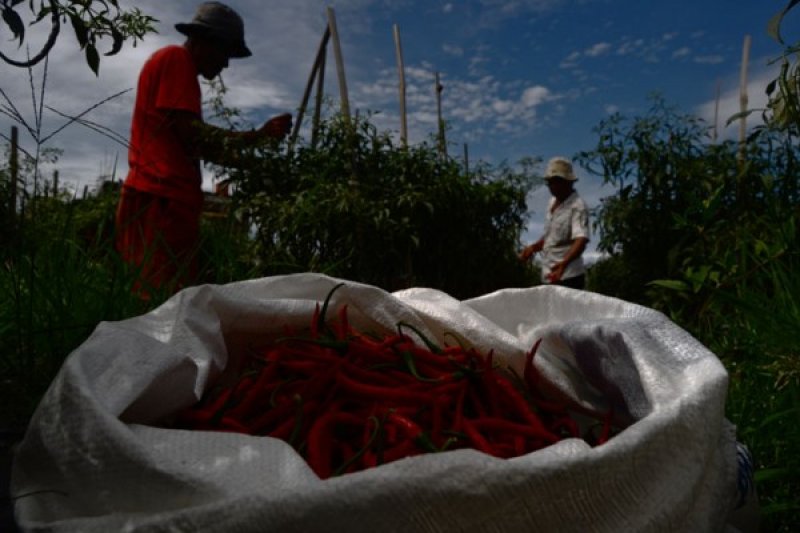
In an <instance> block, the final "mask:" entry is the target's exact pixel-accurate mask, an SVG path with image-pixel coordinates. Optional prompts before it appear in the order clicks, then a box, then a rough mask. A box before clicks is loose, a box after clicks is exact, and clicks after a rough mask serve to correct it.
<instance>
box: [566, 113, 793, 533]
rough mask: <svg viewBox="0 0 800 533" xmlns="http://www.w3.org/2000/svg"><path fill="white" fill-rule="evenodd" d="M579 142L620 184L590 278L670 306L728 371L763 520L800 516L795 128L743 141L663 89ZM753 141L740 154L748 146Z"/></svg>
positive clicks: (773, 527) (778, 522)
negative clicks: (719, 133) (634, 114)
mask: <svg viewBox="0 0 800 533" xmlns="http://www.w3.org/2000/svg"><path fill="white" fill-rule="evenodd" d="M597 131H598V134H599V138H600V142H599V144H598V147H597V148H596V149H595V150H593V151H590V152H586V153H583V154H581V157H582V161H583V163H584V165H585V166H587V168H589V170H590V171H592V172H595V173H596V174H599V175H601V176H603V178H604V180H605V181H606V183H611V184H613V185H614V186H615V189H616V194H614V195H613V196H611V197H609V198H606V199H604V200H603V202H602V205H601V207H600V209H599V210H598V212H597V224H598V228H599V230H600V234H601V248H602V249H603V250H605V251H607V252H609V253H610V254H611V255H610V257H609V259H607V260H604V261H601V262H599V263H598V264H596V265H594V266H593V267H592V269H591V270H590V272H589V287H590V288H591V289H592V290H596V291H598V292H602V293H605V294H610V295H613V296H618V297H621V298H624V299H627V300H633V301H638V302H639V303H642V304H644V305H647V306H651V307H654V308H657V309H660V310H662V311H663V312H665V313H666V314H667V315H668V316H670V317H671V318H672V319H673V320H674V321H675V322H676V323H678V324H679V325H681V326H682V327H684V328H685V329H686V330H688V331H690V332H691V333H693V334H694V335H695V336H696V337H697V338H698V339H699V340H700V341H701V342H702V343H703V344H705V345H706V346H708V347H709V349H711V350H712V351H713V352H714V353H716V354H718V355H719V357H720V358H721V359H722V361H723V363H724V364H725V365H726V368H728V370H729V372H730V375H731V385H730V394H729V401H728V404H727V415H728V417H729V418H730V419H731V420H732V421H733V422H734V423H735V424H737V426H738V436H739V438H740V439H741V440H743V441H744V442H745V443H746V444H747V445H748V446H749V447H750V448H751V450H752V451H753V454H754V457H755V459H756V464H757V467H758V473H757V476H756V481H757V487H758V491H759V497H760V500H761V504H762V508H761V513H762V526H763V529H762V530H763V531H790V530H791V527H793V525H794V524H796V523H797V520H796V518H797V517H798V516H800V500H799V499H798V496H797V495H798V494H800V486H798V482H797V480H798V479H800V478H798V476H797V473H798V472H799V471H800V462H799V461H798V457H800V433H798V430H797V425H796V420H797V415H798V413H800V364H798V361H800V359H798V354H799V353H800V342H798V339H797V335H796V332H797V330H798V329H800V282H798V281H797V280H796V276H795V275H794V273H795V272H796V269H797V267H798V266H800V255H799V254H800V252H798V249H800V248H799V247H798V244H800V243H798V236H799V235H800V232H799V231H798V230H800V219H799V216H800V210H798V208H797V206H798V204H799V203H800V192H798V191H800V173H798V169H797V161H798V157H799V156H800V154H798V147H797V146H796V142H795V138H794V137H793V135H792V132H791V131H789V130H787V129H783V130H781V131H779V130H776V129H773V128H771V127H767V126H763V127H759V128H756V129H755V131H754V132H753V134H752V135H751V136H750V138H749V139H748V142H747V144H746V146H745V147H744V148H745V150H744V152H740V146H739V145H738V144H734V143H732V142H727V143H721V144H710V143H709V142H708V140H707V139H706V138H705V129H704V127H703V125H702V122H700V121H699V119H696V118H694V117H691V116H687V115H681V114H679V113H676V112H674V111H673V110H671V109H669V108H668V107H666V106H665V105H664V104H663V102H661V101H660V100H656V103H655V105H654V107H653V108H652V109H651V110H650V112H649V113H648V114H647V115H646V116H645V117H640V118H636V119H634V120H632V121H626V120H624V119H623V118H622V117H621V116H619V115H617V116H614V117H612V118H610V119H609V120H607V121H605V122H603V123H601V125H600V127H599V128H598V130H597ZM742 153H743V154H744V159H742V158H741V157H740V155H741V154H742Z"/></svg>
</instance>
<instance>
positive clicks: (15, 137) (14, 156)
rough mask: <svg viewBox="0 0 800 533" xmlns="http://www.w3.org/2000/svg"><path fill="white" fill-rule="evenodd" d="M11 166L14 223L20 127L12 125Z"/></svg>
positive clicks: (11, 196) (11, 212)
mask: <svg viewBox="0 0 800 533" xmlns="http://www.w3.org/2000/svg"><path fill="white" fill-rule="evenodd" d="M8 166H9V174H10V176H9V179H10V180H11V183H10V184H9V185H10V190H11V194H10V195H9V199H8V201H9V206H8V208H9V210H8V212H9V216H10V217H11V223H12V225H13V224H14V219H15V215H16V213H17V186H18V184H19V129H17V127H16V126H11V154H10V160H9V162H8Z"/></svg>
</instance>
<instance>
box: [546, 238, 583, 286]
mask: <svg viewBox="0 0 800 533" xmlns="http://www.w3.org/2000/svg"><path fill="white" fill-rule="evenodd" d="M588 242H589V239H588V238H586V237H578V238H577V239H574V240H573V241H572V246H570V247H569V250H567V253H566V254H565V255H564V259H562V260H561V261H559V262H558V263H556V264H555V265H553V268H551V269H550V275H549V276H548V277H549V279H550V281H551V282H556V281H560V280H561V276H563V275H564V270H566V268H567V265H569V264H570V263H571V262H573V261H574V260H576V259H577V258H579V257H580V256H581V254H583V252H584V250H586V244H587V243H588Z"/></svg>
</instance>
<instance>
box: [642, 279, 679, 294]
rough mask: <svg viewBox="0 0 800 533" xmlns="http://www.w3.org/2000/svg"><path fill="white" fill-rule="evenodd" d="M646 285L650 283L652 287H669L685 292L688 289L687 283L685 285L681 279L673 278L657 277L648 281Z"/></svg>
mask: <svg viewBox="0 0 800 533" xmlns="http://www.w3.org/2000/svg"><path fill="white" fill-rule="evenodd" d="M648 285H652V286H654V287H662V288H664V289H670V290H673V291H678V292H686V291H688V290H689V285H687V284H686V283H684V282H683V281H678V280H675V279H657V280H654V281H651V282H650V283H648Z"/></svg>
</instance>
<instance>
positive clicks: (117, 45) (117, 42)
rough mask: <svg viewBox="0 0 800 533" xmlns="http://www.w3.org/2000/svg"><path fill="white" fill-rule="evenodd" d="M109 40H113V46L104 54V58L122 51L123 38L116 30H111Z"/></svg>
mask: <svg viewBox="0 0 800 533" xmlns="http://www.w3.org/2000/svg"><path fill="white" fill-rule="evenodd" d="M111 38H112V39H114V45H113V46H112V47H111V50H109V51H108V52H106V53H105V55H106V56H113V55H115V54H117V53H118V52H119V51H120V50H122V43H124V42H125V37H123V36H122V34H121V33H120V32H119V30H117V29H116V28H111Z"/></svg>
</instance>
